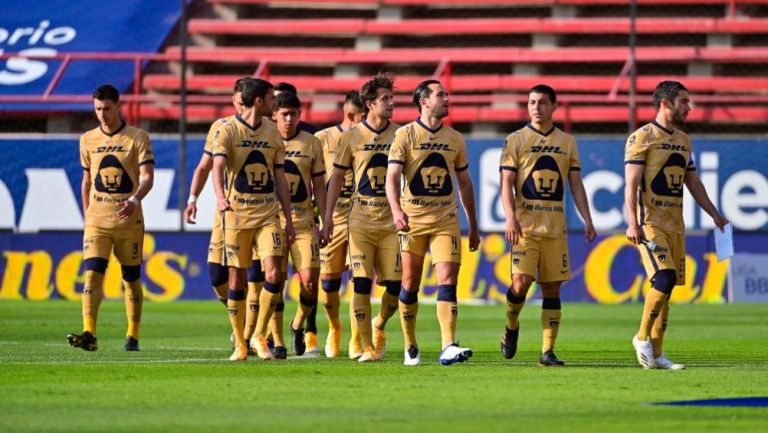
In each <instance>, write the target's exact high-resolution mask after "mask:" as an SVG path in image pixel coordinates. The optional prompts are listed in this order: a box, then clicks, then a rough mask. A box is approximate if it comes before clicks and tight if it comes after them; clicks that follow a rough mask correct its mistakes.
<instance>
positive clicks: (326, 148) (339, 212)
mask: <svg viewBox="0 0 768 433" xmlns="http://www.w3.org/2000/svg"><path fill="white" fill-rule="evenodd" d="M342 132H344V130H343V129H341V126H339V125H336V126H331V127H330V128H326V129H323V130H322V131H319V132H318V133H316V134H315V137H317V138H318V140H320V143H321V144H322V146H323V158H324V159H325V174H326V178H327V179H326V180H330V177H331V174H332V173H333V162H334V161H335V160H336V154H337V153H338V151H339V139H340V138H341V134H342ZM326 186H327V185H326ZM354 190H355V184H354V175H353V173H352V170H347V173H346V174H345V175H344V183H342V185H341V193H340V194H339V199H338V200H337V201H336V207H335V208H334V209H333V225H334V227H336V226H343V225H346V224H347V220H348V219H349V210H350V209H351V208H352V192H353V191H354Z"/></svg>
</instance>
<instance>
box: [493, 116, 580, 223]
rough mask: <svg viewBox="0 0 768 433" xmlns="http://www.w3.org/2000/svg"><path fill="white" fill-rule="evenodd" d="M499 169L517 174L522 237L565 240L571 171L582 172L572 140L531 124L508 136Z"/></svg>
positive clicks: (557, 131) (516, 204)
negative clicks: (566, 206)
mask: <svg viewBox="0 0 768 433" xmlns="http://www.w3.org/2000/svg"><path fill="white" fill-rule="evenodd" d="M500 169H501V170H511V171H513V172H515V173H516V175H515V210H516V212H517V220H518V222H519V223H520V228H522V230H523V233H525V234H535V235H538V236H543V237H548V238H560V237H565V236H566V233H567V226H566V222H565V185H566V183H567V182H568V173H569V172H570V171H571V170H581V163H580V162H579V151H578V149H577V147H576V140H575V139H574V138H573V136H571V135H569V134H566V133H565V132H563V131H561V130H560V129H558V128H554V127H553V128H552V129H551V130H549V132H546V133H544V132H542V131H539V130H537V129H536V128H534V127H533V126H532V125H531V124H528V125H527V126H526V127H525V128H522V129H520V130H517V131H515V132H513V133H512V134H509V135H508V136H507V139H506V142H505V143H504V149H503V150H502V152H501V161H500Z"/></svg>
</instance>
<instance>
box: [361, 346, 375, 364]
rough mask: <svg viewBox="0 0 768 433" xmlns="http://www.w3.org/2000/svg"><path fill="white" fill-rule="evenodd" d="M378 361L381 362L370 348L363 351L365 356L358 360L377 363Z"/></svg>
mask: <svg viewBox="0 0 768 433" xmlns="http://www.w3.org/2000/svg"><path fill="white" fill-rule="evenodd" d="M377 361H381V358H379V357H378V356H376V351H375V350H374V349H373V348H372V347H369V348H367V349H365V350H363V354H362V355H361V356H360V357H359V358H357V362H377Z"/></svg>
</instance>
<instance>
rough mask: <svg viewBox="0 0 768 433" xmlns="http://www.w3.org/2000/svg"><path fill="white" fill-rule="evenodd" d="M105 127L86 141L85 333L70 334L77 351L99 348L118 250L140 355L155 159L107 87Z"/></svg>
mask: <svg viewBox="0 0 768 433" xmlns="http://www.w3.org/2000/svg"><path fill="white" fill-rule="evenodd" d="M93 108H94V112H95V113H96V118H97V119H98V120H99V127H98V128H94V129H92V130H90V131H88V132H86V133H85V134H83V135H82V136H81V137H80V165H81V166H82V167H83V181H82V186H81V190H80V191H81V194H82V199H83V214H84V215H85V230H84V233H83V264H84V267H85V284H84V287H83V298H82V302H83V333H82V334H69V335H67V341H68V342H69V344H70V345H71V346H73V347H79V348H81V349H84V350H87V351H94V350H96V349H98V342H97V339H96V321H97V318H98V315H99V306H100V305H101V299H102V297H103V294H104V273H105V272H106V270H107V264H108V263H109V258H110V255H111V254H112V252H113V251H114V254H115V257H116V258H117V261H118V262H119V263H120V266H121V268H122V271H123V288H124V289H125V313H126V316H127V318H128V332H127V333H126V339H125V346H124V348H125V350H127V351H137V350H139V324H140V322H141V310H142V304H143V302H144V292H143V290H142V288H141V280H140V277H141V259H142V250H143V243H144V216H143V214H142V210H141V200H142V199H143V198H144V197H145V196H146V195H147V193H149V191H150V189H152V182H153V180H154V167H155V160H154V156H153V155H152V145H151V143H150V141H149V136H148V135H147V133H146V132H144V131H143V130H141V129H139V128H135V127H133V126H130V125H127V124H126V123H125V121H124V120H123V119H122V118H121V117H120V93H119V92H118V91H117V89H115V88H114V87H113V86H111V85H109V84H105V85H103V86H100V87H99V88H97V89H96V90H95V91H94V92H93Z"/></svg>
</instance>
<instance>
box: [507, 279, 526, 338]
mask: <svg viewBox="0 0 768 433" xmlns="http://www.w3.org/2000/svg"><path fill="white" fill-rule="evenodd" d="M524 306H525V295H521V296H517V295H515V293H514V292H513V291H512V288H511V287H510V288H509V289H508V290H507V329H509V330H510V331H514V330H515V329H517V328H518V326H520V312H521V311H523V307H524Z"/></svg>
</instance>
